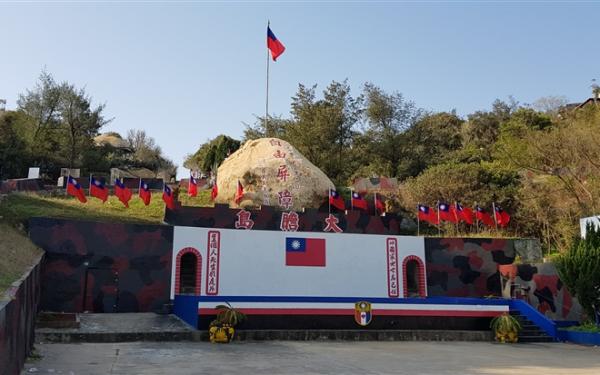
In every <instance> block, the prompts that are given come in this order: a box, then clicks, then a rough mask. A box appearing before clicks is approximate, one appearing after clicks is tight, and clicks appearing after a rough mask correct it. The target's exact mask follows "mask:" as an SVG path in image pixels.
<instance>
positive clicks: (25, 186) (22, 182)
mask: <svg viewBox="0 0 600 375" xmlns="http://www.w3.org/2000/svg"><path fill="white" fill-rule="evenodd" d="M40 190H44V183H43V182H42V180H40V179H39V178H18V179H12V180H6V181H0V193H2V194H8V193H11V192H13V191H40Z"/></svg>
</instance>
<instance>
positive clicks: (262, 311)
mask: <svg viewBox="0 0 600 375" xmlns="http://www.w3.org/2000/svg"><path fill="white" fill-rule="evenodd" d="M238 310H239V311H241V312H243V313H244V314H247V315H352V316H353V315H354V309H272V308H246V309H244V308H242V309H238ZM216 313H217V310H216V309H208V308H199V309H198V314H200V315H216ZM502 313H503V311H466V310H458V311H456V310H382V309H379V310H373V316H454V317H494V316H498V315H501V314H502Z"/></svg>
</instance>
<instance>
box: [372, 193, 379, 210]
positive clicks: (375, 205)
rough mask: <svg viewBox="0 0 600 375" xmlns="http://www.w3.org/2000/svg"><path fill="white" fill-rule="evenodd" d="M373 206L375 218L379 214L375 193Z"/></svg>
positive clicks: (374, 194) (375, 194)
mask: <svg viewBox="0 0 600 375" xmlns="http://www.w3.org/2000/svg"><path fill="white" fill-rule="evenodd" d="M373 206H374V207H375V216H377V215H378V214H379V211H377V192H375V193H373Z"/></svg>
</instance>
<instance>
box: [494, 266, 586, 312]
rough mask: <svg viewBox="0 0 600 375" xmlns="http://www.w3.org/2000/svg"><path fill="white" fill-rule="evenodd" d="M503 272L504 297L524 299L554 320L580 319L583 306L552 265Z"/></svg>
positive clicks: (502, 268)
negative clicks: (572, 294)
mask: <svg viewBox="0 0 600 375" xmlns="http://www.w3.org/2000/svg"><path fill="white" fill-rule="evenodd" d="M500 273H501V274H502V275H503V276H504V277H505V280H506V282H505V285H504V288H503V290H502V294H503V296H504V297H506V298H510V297H511V296H512V297H515V298H521V299H524V300H526V301H527V302H528V303H529V304H530V305H532V306H533V307H535V308H537V310H538V311H539V312H541V313H542V314H544V315H545V316H546V317H548V318H550V319H553V320H580V319H581V313H582V310H581V306H580V305H579V303H578V302H577V299H576V298H574V297H572V296H571V294H570V293H569V291H568V290H567V288H566V287H565V285H564V284H563V283H562V282H561V281H560V279H559V277H558V273H557V271H556V267H555V266H554V264H553V263H535V264H511V265H505V266H501V267H500Z"/></svg>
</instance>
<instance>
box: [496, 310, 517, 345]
mask: <svg viewBox="0 0 600 375" xmlns="http://www.w3.org/2000/svg"><path fill="white" fill-rule="evenodd" d="M490 328H491V329H492V330H493V331H494V333H495V336H496V340H497V341H500V342H502V343H504V342H517V340H518V334H519V331H520V330H521V323H519V321H518V320H517V319H516V318H515V317H514V316H512V315H510V314H508V313H504V314H502V315H500V316H497V317H495V318H494V319H492V321H491V322H490Z"/></svg>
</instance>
